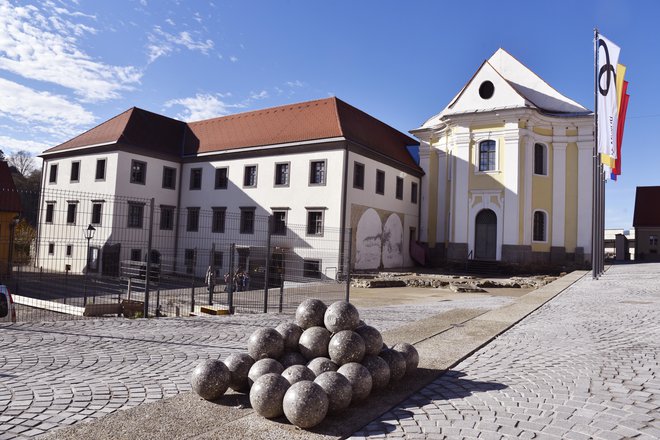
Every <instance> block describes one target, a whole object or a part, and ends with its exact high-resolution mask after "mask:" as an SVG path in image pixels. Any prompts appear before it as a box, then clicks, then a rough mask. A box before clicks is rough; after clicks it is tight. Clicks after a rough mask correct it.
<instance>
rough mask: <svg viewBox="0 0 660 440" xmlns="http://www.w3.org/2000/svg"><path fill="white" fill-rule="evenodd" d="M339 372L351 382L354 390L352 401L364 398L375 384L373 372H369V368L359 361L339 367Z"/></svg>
mask: <svg viewBox="0 0 660 440" xmlns="http://www.w3.org/2000/svg"><path fill="white" fill-rule="evenodd" d="M337 373H339V374H341V375H342V376H344V377H345V378H346V379H348V381H349V382H350V384H351V390H352V391H353V396H352V398H351V402H359V401H360V400H364V399H366V398H367V397H368V396H369V393H371V388H372V386H373V382H372V379H371V373H369V370H367V368H366V367H365V366H364V365H362V364H358V363H357V362H350V363H348V364H345V365H342V366H341V367H339V370H337Z"/></svg>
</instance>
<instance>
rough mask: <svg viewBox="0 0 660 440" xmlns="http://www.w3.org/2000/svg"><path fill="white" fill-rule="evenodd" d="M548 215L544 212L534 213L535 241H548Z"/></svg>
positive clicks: (533, 238)
mask: <svg viewBox="0 0 660 440" xmlns="http://www.w3.org/2000/svg"><path fill="white" fill-rule="evenodd" d="M546 217H547V216H546V214H545V212H543V211H534V232H533V234H534V236H533V237H532V240H533V241H546V229H547V228H546V225H547V223H548V222H547V221H546Z"/></svg>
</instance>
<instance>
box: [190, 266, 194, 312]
mask: <svg viewBox="0 0 660 440" xmlns="http://www.w3.org/2000/svg"><path fill="white" fill-rule="evenodd" d="M190 279H191V280H192V287H191V288H190V313H195V271H194V270H193V274H192V276H191V277H190Z"/></svg>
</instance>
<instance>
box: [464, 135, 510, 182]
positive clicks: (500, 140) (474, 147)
mask: <svg viewBox="0 0 660 440" xmlns="http://www.w3.org/2000/svg"><path fill="white" fill-rule="evenodd" d="M491 130H492V128H489V129H486V128H482V129H479V130H473V131H474V132H475V133H483V132H488V131H491ZM489 139H494V140H495V141H497V171H494V172H487V173H480V172H479V171H478V170H479V143H478V142H472V143H471V144H470V173H469V189H470V190H473V189H495V190H497V189H502V188H503V187H504V172H505V169H504V168H505V167H504V163H505V160H504V137H503V136H492V137H489Z"/></svg>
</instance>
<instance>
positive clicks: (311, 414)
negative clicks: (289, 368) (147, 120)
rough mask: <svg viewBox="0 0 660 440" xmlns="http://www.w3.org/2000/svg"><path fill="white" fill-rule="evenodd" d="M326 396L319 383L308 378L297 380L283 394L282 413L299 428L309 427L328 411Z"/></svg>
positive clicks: (316, 423)
mask: <svg viewBox="0 0 660 440" xmlns="http://www.w3.org/2000/svg"><path fill="white" fill-rule="evenodd" d="M328 406H329V401H328V396H327V395H326V393H325V391H323V388H321V386H320V385H319V384H316V383H314V382H312V381H310V380H304V381H302V382H297V383H295V384H293V385H291V386H290V387H289V389H288V390H287V392H286V394H285V395H284V402H283V407H284V415H285V416H286V418H287V419H288V420H289V422H291V423H293V424H294V425H296V426H297V427H299V428H303V429H306V428H311V427H313V426H316V425H318V424H319V423H321V422H322V421H323V419H324V418H325V416H326V414H327V413H328Z"/></svg>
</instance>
